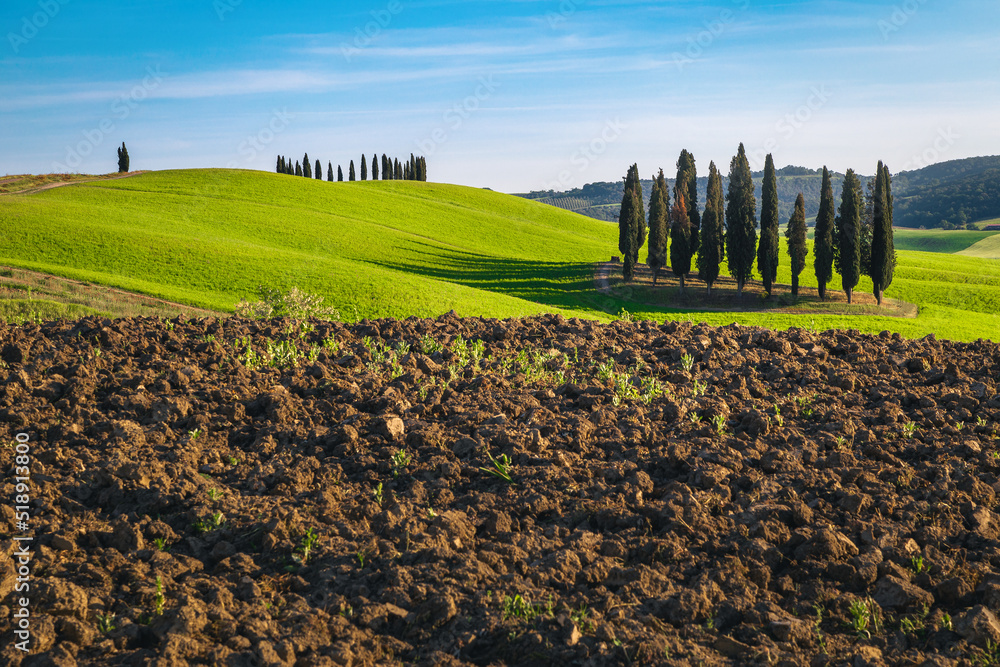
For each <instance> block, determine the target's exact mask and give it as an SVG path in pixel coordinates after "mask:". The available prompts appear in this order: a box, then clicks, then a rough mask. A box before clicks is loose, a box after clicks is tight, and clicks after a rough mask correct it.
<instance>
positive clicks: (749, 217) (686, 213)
mask: <svg viewBox="0 0 1000 667" xmlns="http://www.w3.org/2000/svg"><path fill="white" fill-rule="evenodd" d="M708 170H709V175H708V191H707V201H706V202H705V210H704V212H703V214H702V215H701V216H699V215H698V192H697V179H698V174H697V170H696V168H695V161H694V156H693V155H692V154H691V153H689V152H688V151H687V150H683V151H681V154H680V157H679V158H678V160H677V178H676V180H675V181H674V204H673V206H672V207H671V206H670V192H669V189H668V187H667V183H666V179H665V177H664V174H663V170H662V169H660V173H659V174H658V175H657V176H654V177H653V191H652V193H651V195H650V200H649V223H648V229H647V224H646V216H645V213H644V211H643V199H642V185H641V183H640V181H639V168H638V166H637V165H634V164H633V165H632V166H631V167H630V168H629V171H628V174H627V175H626V177H625V191H624V194H623V196H622V206H621V213H620V215H619V220H618V249H619V251H621V253H622V256H623V258H624V261H623V276H624V278H625V280H626V281H630V280H632V277H633V274H634V271H635V265H636V263H637V262H638V257H639V249H640V248H641V247H642V245H643V243H645V241H646V236H647V232H648V236H649V249H648V250H649V255H648V258H647V264H648V266H649V268H650V271H651V272H652V274H653V284H654V285H655V284H656V281H657V279H658V278H659V274H660V272H661V271H662V270H663V269H664V268H667V267H668V266H669V268H670V269H671V270H672V271H673V273H674V274H675V275H676V276H677V277H678V278H679V280H680V284H681V291H682V292H683V290H684V280H685V277H687V276H688V274H690V273H691V270H692V261H694V262H695V265H696V266H697V269H698V278H699V279H700V280H702V281H704V282H705V284H706V285H707V286H708V293H709V296H711V293H712V285H713V284H714V283H715V281H716V280H717V279H718V277H719V266H720V264H721V263H722V262H723V261H724V260H726V259H727V258H728V264H729V272H730V275H732V277H733V278H734V279H735V280H736V289H737V293H738V294H742V293H743V287H744V285H745V284H746V282H747V281H748V280H750V279H751V278H752V277H753V270H754V261H755V260H756V263H757V271H758V272H759V273H760V276H761V281H762V282H763V284H764V289H765V291H766V292H767V294H768V295H769V296H770V294H771V291H772V289H773V287H774V283H775V281H776V280H777V277H778V264H779V261H780V260H779V256H780V247H781V246H780V239H779V234H780V221H779V219H778V191H777V176H776V172H775V168H774V158H773V157H772V156H771V155H770V154H769V155H768V156H767V159H766V161H765V163H764V180H763V183H762V187H761V200H762V201H761V213H760V238H759V243H758V225H757V200H756V196H755V194H754V182H753V176H752V174H751V171H750V163H749V161H748V160H747V156H746V151H745V150H744V147H743V144H740V147H739V150H738V152H737V154H736V156H735V157H733V159H732V161H731V163H730V165H729V186H728V192H727V194H726V197H725V201H723V195H722V175H721V174H720V173H719V170H718V169H717V168H716V166H715V163H714V162H712V163H710V164H709V167H708ZM892 206H893V202H892V180H891V177H890V175H889V169H888V168H887V167H886V166H885V165H883V164H882V162H881V161H880V162H879V163H878V170H877V172H876V175H875V178H874V179H873V181H872V182H871V183H870V184H869V193H868V195H867V196H866V195H865V194H864V193H863V192H862V187H861V180H860V179H859V178H858V176H857V174H856V173H855V172H854V170H853V169H849V170H848V171H847V175H846V176H845V178H844V184H843V191H842V193H841V202H840V208H839V210H838V211H835V210H834V198H833V187H832V184H831V178H830V172H829V170H828V169H827V168H826V167H824V168H823V185H822V193H821V199H820V208H819V215H818V216H817V218H816V234H815V258H814V265H813V266H814V269H815V272H816V278H817V281H818V283H819V295H820V298H822V299H825V298H826V285H827V283H829V282H830V280H831V278H832V277H833V269H834V268H836V270H837V272H838V273H839V274H840V276H841V280H842V287H843V289H844V292H845V293H846V294H847V302H848V303H852V302H853V290H854V287H855V286H857V284H858V281H859V279H860V277H861V276H862V275H867V276H869V277H871V279H872V283H873V285H874V293H875V297H876V299H877V300H878V303H879V305H882V295H883V293H884V291H885V289H886V288H888V287H889V285H891V284H892V277H893V273H894V271H895V266H896V252H895V249H894V247H893V240H892ZM785 237H786V238H787V239H788V254H789V257H790V259H791V269H792V294H793V295H798V292H799V275H800V274H801V273H802V271H803V270H805V266H806V256H807V255H808V252H809V250H808V246H807V243H806V215H805V200H804V198H803V196H802V194H801V193H799V196H798V198H797V199H796V200H795V207H794V210H793V212H792V216H791V218H790V219H789V220H788V224H787V226H786V228H785ZM668 245H669V264H668V261H667V260H668V251H667V250H668ZM696 256H697V258H696V259H695V257H696Z"/></svg>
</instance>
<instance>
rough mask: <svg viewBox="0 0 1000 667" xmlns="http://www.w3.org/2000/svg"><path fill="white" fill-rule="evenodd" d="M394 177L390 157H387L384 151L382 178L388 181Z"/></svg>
mask: <svg viewBox="0 0 1000 667" xmlns="http://www.w3.org/2000/svg"><path fill="white" fill-rule="evenodd" d="M390 178H392V174H390V173H389V158H387V157H386V155H385V153H382V180H383V181H387V180H389V179H390Z"/></svg>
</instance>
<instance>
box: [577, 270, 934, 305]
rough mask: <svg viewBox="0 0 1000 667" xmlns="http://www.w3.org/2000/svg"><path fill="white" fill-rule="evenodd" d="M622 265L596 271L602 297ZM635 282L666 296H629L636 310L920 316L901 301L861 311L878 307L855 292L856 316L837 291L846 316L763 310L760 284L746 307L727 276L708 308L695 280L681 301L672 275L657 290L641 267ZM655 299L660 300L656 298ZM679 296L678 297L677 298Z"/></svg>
mask: <svg viewBox="0 0 1000 667" xmlns="http://www.w3.org/2000/svg"><path fill="white" fill-rule="evenodd" d="M621 266H622V265H621V263H620V262H602V263H600V264H598V265H597V268H596V269H595V271H594V286H595V289H596V290H597V291H598V292H599V293H601V294H609V295H611V296H620V295H616V294H615V291H614V289H615V288H614V287H612V285H611V274H612V271H619V272H620V271H621ZM635 276H636V280H635V282H633V283H632V284H630V285H627V286H625V289H628V290H631V291H637V290H640V289H645V290H652V289H656V290H663V291H664V294H663V297H662V298H656V299H655V300H651V299H650V298H648V297H649V296H650V295H647V298H646V299H642V298H641V296H640V295H638V294H634V295H630V296H629V297H628V298H626V299H625V300H626V301H628V302H629V303H631V304H632V305H633V306H648V307H651V308H677V309H688V310H690V311H691V312H705V313H731V312H742V313H775V314H777V313H783V314H788V315H877V316H882V317H899V318H906V319H914V318H916V317H917V316H918V315H919V313H920V308H919V306H916V305H914V304H911V303H908V302H906V301H900V300H898V299H889V298H885V299H883V304H884V306H883V309H881V310H880V311H879V312H878V313H871V312H865V311H863V310H860V308H861V307H864V306H870V307H875V305H876V304H875V300H874V297H873V296H872V295H870V294H867V293H861V292H855V293H854V301H855V304H856V306H857V307H858V310H857V311H856V312H855V311H853V310H851V309H853V308H854V307H855V306H848V304H847V303H846V301H845V300H844V295H843V293H842V292H840V291H837V290H828V292H827V299H829V301H828V303H841V305H842V306H843V308H844V310H843V312H841V311H839V310H837V309H821V308H802V307H793V306H782V305H772V306H771V307H761V306H760V303H761V298H762V297H763V296H764V292H763V287H762V285H761V284H760V283H759V282H753V281H750V282H747V284H746V286H745V288H744V294H743V296H742V298H741V300H742V302H743V303H740V302H738V299H740V297H737V296H736V294H735V291H734V290H735V287H736V283H735V281H734V280H733V279H732V278H730V277H728V276H720V277H719V279H718V280H717V281H716V283H715V291H714V292H713V293H712V296H711V297H710V299H711V301H714V302H716V303H717V304H720V302H721V304H720V305H708V304H707V303H705V302H704V301H700V302H699V301H698V299H697V298H696V297H695V296H694V295H696V294H697V292H695V290H697V289H702V290H703V288H702V287H696V284H698V285H700V284H701V283H700V282H698V283H696V282H695V281H694V280H691V279H689V280H688V282H687V288H686V289H687V290H689V291H688V293H687V294H688V295H687V296H681V297H680V300H679V301H678V300H677V299H676V298H673V297H671V296H670V295H669V294H667V293H666V290H670V289H676V286H677V285H676V280H675V279H674V278H673V276H672V274H670V276H669V277H663V276H661V277H660V284H659V285H658V286H656V287H655V288H654V287H653V286H652V284H651V283H650V278H649V276H650V273H649V269H648V267H646V266H645V265H641V264H638V265H636V267H635ZM774 287H775V288H776V295H775V297H772V298H778V299H781V298H783V297H785V296H786V295H788V294H789V293H790V292H791V286H790V285H775V286H774ZM799 293H800V295H802V296H803V297H804V298H807V299H808V298H812V299H815V298H818V295H817V293H816V289H815V288H807V287H800V288H799ZM654 296H658V294H657V295H654ZM676 296H677V295H676V294H675V295H674V297H676ZM768 301H770V299H768Z"/></svg>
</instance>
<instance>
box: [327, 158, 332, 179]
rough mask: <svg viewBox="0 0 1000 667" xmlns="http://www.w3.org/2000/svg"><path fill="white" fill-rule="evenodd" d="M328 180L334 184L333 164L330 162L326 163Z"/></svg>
mask: <svg viewBox="0 0 1000 667" xmlns="http://www.w3.org/2000/svg"><path fill="white" fill-rule="evenodd" d="M326 180H327V181H328V182H330V183H332V182H333V163H332V162H329V161H328V162H327V163H326Z"/></svg>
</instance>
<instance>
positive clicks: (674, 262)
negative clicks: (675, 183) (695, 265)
mask: <svg viewBox="0 0 1000 667" xmlns="http://www.w3.org/2000/svg"><path fill="white" fill-rule="evenodd" d="M677 194H678V197H677V201H675V202H674V207H673V208H672V209H670V268H671V269H673V271H674V275H676V276H677V277H678V278H680V280H681V294H683V293H684V277H685V276H686V275H687V274H689V273H691V218H689V217H688V212H687V205H686V204H685V203H684V192H683V191H681V192H679V193H677Z"/></svg>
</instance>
